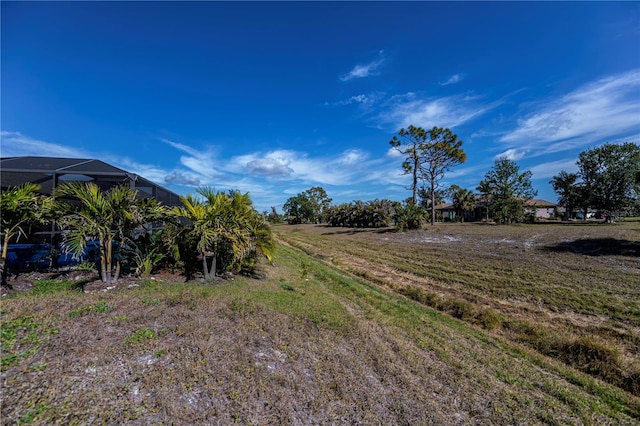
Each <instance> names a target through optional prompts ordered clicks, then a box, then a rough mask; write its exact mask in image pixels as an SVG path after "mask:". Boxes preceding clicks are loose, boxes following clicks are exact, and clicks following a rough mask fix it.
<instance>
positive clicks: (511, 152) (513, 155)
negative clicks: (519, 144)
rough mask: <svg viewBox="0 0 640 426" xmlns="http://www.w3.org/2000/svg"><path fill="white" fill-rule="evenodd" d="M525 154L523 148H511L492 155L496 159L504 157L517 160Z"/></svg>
mask: <svg viewBox="0 0 640 426" xmlns="http://www.w3.org/2000/svg"><path fill="white" fill-rule="evenodd" d="M525 154H526V151H525V150H523V149H515V148H511V149H508V150H506V151H504V152H501V153H500V154H498V155H496V156H494V157H493V159H494V160H497V159H499V158H506V159H507V160H511V161H518V160H520V159H522V158H523V157H524V155H525Z"/></svg>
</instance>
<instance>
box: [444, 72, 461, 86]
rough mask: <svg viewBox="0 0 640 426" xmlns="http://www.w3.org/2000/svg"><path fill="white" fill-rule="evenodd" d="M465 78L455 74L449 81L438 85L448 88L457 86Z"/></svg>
mask: <svg viewBox="0 0 640 426" xmlns="http://www.w3.org/2000/svg"><path fill="white" fill-rule="evenodd" d="M463 78H464V76H463V75H462V74H454V75H452V76H451V77H449V78H448V79H447V80H445V81H443V82H442V83H438V84H440V85H441V86H448V85H450V84H455V83H458V82H460V81H462V79H463Z"/></svg>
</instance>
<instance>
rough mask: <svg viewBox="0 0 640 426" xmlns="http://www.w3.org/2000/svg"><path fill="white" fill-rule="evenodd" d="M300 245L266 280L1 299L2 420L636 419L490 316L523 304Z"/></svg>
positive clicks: (629, 406)
mask: <svg viewBox="0 0 640 426" xmlns="http://www.w3.org/2000/svg"><path fill="white" fill-rule="evenodd" d="M312 238H313V237H312ZM312 238H311V239H312ZM300 244H303V242H302V241H300ZM307 249H309V248H308V247H307ZM309 251H310V252H313V253H314V255H313V256H309V255H308V254H307V253H306V252H305V251H303V250H300V249H298V248H296V247H292V246H289V245H285V244H283V245H280V246H279V249H278V254H277V257H276V259H275V266H265V268H266V269H267V271H268V279H266V280H263V281H258V280H251V279H240V278H236V279H235V280H233V281H227V282H224V283H222V284H201V283H159V282H157V281H153V280H148V281H143V282H142V283H141V285H140V286H139V287H137V288H134V289H126V290H116V291H110V292H107V293H100V294H83V293H79V292H62V293H46V294H31V295H28V296H22V297H16V298H12V299H8V300H5V301H3V313H2V342H3V343H2V344H3V355H4V354H5V346H6V347H7V348H9V349H10V351H8V352H7V353H6V354H7V355H10V354H13V355H15V359H10V360H9V359H8V360H7V363H8V364H7V367H6V369H5V370H4V371H3V372H2V377H1V379H2V381H3V383H6V386H7V387H6V389H3V405H2V416H1V418H2V419H3V420H2V422H3V424H13V423H21V422H22V423H29V422H32V423H38V424H52V423H55V422H57V421H58V422H59V421H60V419H67V420H68V421H69V422H70V423H78V424H85V423H107V424H123V423H133V424H168V423H171V422H172V421H179V422H184V423H189V424H230V423H233V422H237V423H241V424H294V423H296V424H298V423H299V424H315V423H322V424H449V423H451V422H452V419H458V420H459V421H460V422H465V423H470V424H515V423H519V424H522V423H526V424H548V423H552V424H607V423H608V424H634V423H637V422H638V421H640V403H639V400H638V398H636V397H634V396H632V395H631V394H629V393H627V392H624V391H623V390H621V389H620V388H619V387H616V386H613V385H611V384H606V383H603V382H601V381H599V380H597V379H594V378H593V377H591V376H590V375H588V374H585V373H583V372H580V371H578V370H576V369H573V368H571V367H568V366H567V365H566V364H565V363H563V362H560V360H555V359H553V358H550V357H548V356H545V355H544V354H542V353H540V352H539V351H534V350H532V349H531V348H529V347H527V346H525V345H523V344H519V343H517V342H516V343H514V342H512V341H510V340H509V339H505V338H504V336H502V335H500V333H494V332H493V331H491V332H489V331H488V330H494V331H495V330H503V329H504V328H505V327H506V325H505V324H510V325H511V326H512V327H516V326H519V327H520V329H518V331H517V332H524V331H526V330H528V331H532V330H533V331H535V329H533V328H527V326H528V325H530V323H529V322H526V321H525V319H520V321H522V322H523V324H520V325H518V323H516V320H517V318H514V317H513V316H511V315H508V314H507V313H503V312H500V311H499V310H497V309H495V308H493V307H488V306H484V307H481V306H480V305H479V304H477V303H474V302H472V301H470V300H466V299H464V298H461V299H456V298H454V297H453V295H452V294H451V293H448V294H444V293H437V292H436V291H435V290H433V291H430V290H429V289H427V288H426V287H425V288H423V287H418V286H414V288H413V290H411V289H409V290H407V288H408V287H406V286H402V285H400V283H398V284H397V288H396V289H397V290H400V289H405V290H406V291H405V294H397V293H395V292H394V291H391V290H392V289H391V287H389V286H388V285H386V284H381V283H380V282H378V283H376V282H371V281H370V280H368V279H367V278H366V277H364V276H354V275H353V274H352V273H350V272H348V271H344V270H342V269H339V268H337V267H335V266H333V264H334V263H338V264H339V263H342V264H343V265H344V264H346V263H347V261H348V260H349V259H346V258H342V257H340V258H338V257H333V256H332V255H331V254H330V253H316V252H314V251H313V250H309ZM332 259H333V261H332ZM302 269H303V270H304V274H303V272H302ZM377 272H378V271H376V270H375V269H373V268H372V269H370V271H369V273H370V274H371V275H372V276H374V274H376V273H377ZM363 275H364V274H363ZM380 281H381V282H386V278H382V277H380ZM407 296H408V297H407ZM70 312H78V314H77V315H69V313H70ZM514 324H515V325H514ZM56 330H57V331H56ZM543 331H544V330H542V331H541V332H540V334H541V335H543V334H544V333H543ZM5 342H6V343H5ZM581 345H582V346H580V348H581V349H580V350H578V351H577V353H582V354H583V356H585V359H588V357H589V353H590V351H591V350H602V351H604V352H603V353H606V352H607V350H606V349H607V346H603V347H601V346H598V342H597V341H595V340H594V341H582V342H581ZM36 347H37V348H38V350H37V351H34V350H33V349H35V348H36ZM29 349H32V351H31V354H30V355H29V356H28V357H22V356H21V355H20V354H21V353H22V352H23V351H25V350H27V351H28V350H29Z"/></svg>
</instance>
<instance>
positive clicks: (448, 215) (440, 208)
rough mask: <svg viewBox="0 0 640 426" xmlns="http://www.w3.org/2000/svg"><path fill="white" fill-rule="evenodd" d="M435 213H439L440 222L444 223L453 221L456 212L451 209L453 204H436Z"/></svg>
mask: <svg viewBox="0 0 640 426" xmlns="http://www.w3.org/2000/svg"><path fill="white" fill-rule="evenodd" d="M434 209H435V211H437V212H440V214H441V217H442V220H444V221H445V222H447V221H453V220H455V218H456V211H455V210H454V209H453V203H442V204H436V206H435V207H434Z"/></svg>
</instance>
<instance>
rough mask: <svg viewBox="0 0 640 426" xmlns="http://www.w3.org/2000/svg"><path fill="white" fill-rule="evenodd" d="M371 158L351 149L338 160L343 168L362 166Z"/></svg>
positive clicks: (360, 151) (362, 152) (364, 153)
mask: <svg viewBox="0 0 640 426" xmlns="http://www.w3.org/2000/svg"><path fill="white" fill-rule="evenodd" d="M368 157H369V154H367V153H366V152H364V151H362V150H359V149H349V150H347V151H345V152H344V153H342V155H341V156H340V157H339V158H338V163H339V164H342V165H343V166H351V167H353V166H356V167H358V166H360V165H362V164H363V163H364V162H365V161H366V159H367V158H368Z"/></svg>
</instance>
